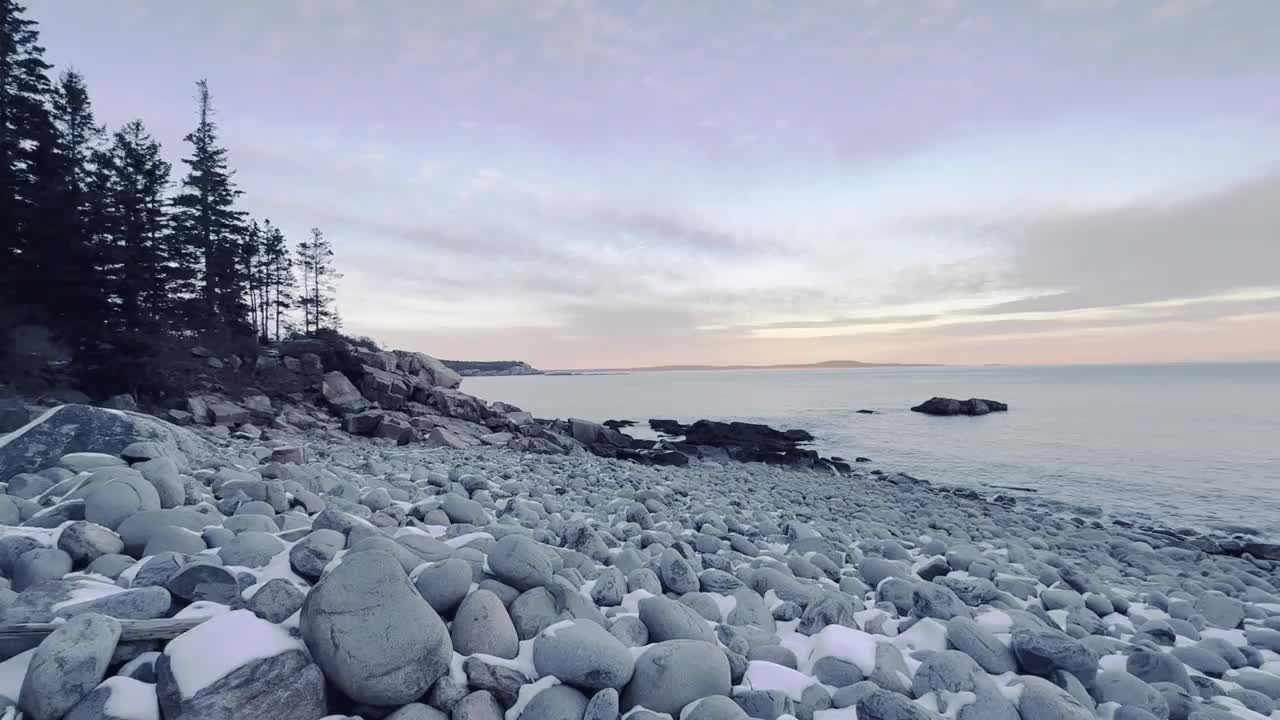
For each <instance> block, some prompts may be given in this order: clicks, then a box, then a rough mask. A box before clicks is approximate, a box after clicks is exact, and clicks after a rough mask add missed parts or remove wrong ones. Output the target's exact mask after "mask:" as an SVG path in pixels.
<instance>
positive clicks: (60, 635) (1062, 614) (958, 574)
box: [0, 411, 1280, 720]
mask: <svg viewBox="0 0 1280 720" xmlns="http://www.w3.org/2000/svg"><path fill="white" fill-rule="evenodd" d="M85 412H89V413H91V415H90V418H91V419H90V420H88V421H86V420H84V419H81V420H79V421H78V427H82V428H83V427H86V426H87V427H88V428H89V429H90V430H92V431H93V432H91V433H90V437H91V438H96V439H97V442H98V443H99V447H98V449H99V450H102V451H104V453H105V454H94V453H86V452H79V453H72V454H71V455H63V456H60V457H41V458H40V459H39V464H40V465H41V466H42V467H43V468H44V469H42V470H41V472H46V475H42V476H32V477H31V478H23V479H22V481H21V483H20V484H13V483H14V481H11V484H10V486H9V489H10V490H11V491H19V492H23V493H25V492H27V488H36V487H40V485H39V484H35V483H38V480H37V478H45V480H46V482H51V483H53V484H52V485H50V486H48V487H44V488H43V489H42V490H40V491H39V492H38V494H36V495H33V497H36V498H37V501H38V502H36V501H33V502H35V504H36V505H38V506H39V507H40V508H42V509H40V510H39V511H38V512H35V513H34V514H30V513H31V512H32V511H33V510H35V508H33V507H30V506H27V505H24V504H23V503H21V502H18V501H16V500H14V501H11V502H12V503H13V504H14V507H15V509H16V511H19V512H21V513H22V514H24V515H26V516H27V520H28V524H30V521H31V520H34V519H36V518H45V520H44V521H42V522H41V523H39V524H40V525H41V526H42V527H25V528H12V527H0V549H3V550H5V552H0V560H4V559H5V558H6V557H9V556H11V555H12V553H13V552H14V550H15V549H17V548H18V546H19V545H20V546H21V547H22V548H30V549H29V550H26V551H25V552H24V553H22V554H21V555H20V556H18V557H17V558H11V559H10V561H9V562H10V563H11V564H12V565H11V566H6V565H5V563H3V562H0V570H3V571H4V573H5V575H6V577H10V578H11V581H12V582H13V585H12V587H13V589H12V590H9V591H6V592H8V593H10V594H9V595H8V596H7V597H6V598H5V603H4V604H3V605H0V618H3V621H4V622H5V623H13V622H28V623H31V622H35V623H47V622H50V621H51V620H55V619H57V618H59V617H62V618H68V620H67V622H65V623H60V624H53V625H49V626H47V627H48V628H49V631H50V634H49V635H48V636H47V638H45V639H44V640H43V641H41V642H40V644H39V645H38V646H35V647H34V650H33V652H34V655H33V654H32V653H30V652H29V653H27V654H25V655H16V656H15V655H13V652H14V651H16V650H17V649H18V648H12V649H10V650H7V651H6V652H5V655H6V657H7V660H6V662H5V664H4V665H3V666H0V669H2V670H3V671H4V672H0V677H8V678H15V677H16V678H19V679H20V680H22V685H23V687H22V688H17V687H13V688H10V687H7V686H6V687H0V695H6V696H7V695H8V694H9V693H14V694H18V695H20V699H19V704H20V705H21V706H22V707H23V708H33V707H41V706H42V705H41V703H48V702H54V701H55V700H56V701H58V702H67V701H66V699H65V698H64V697H63V695H62V694H60V693H68V692H70V693H73V694H74V697H72V698H71V700H70V705H69V707H75V708H78V710H77V711H76V712H79V713H81V714H83V715H84V716H86V717H87V716H94V717H99V716H107V717H118V716H116V715H114V714H112V715H108V714H106V713H105V712H103V711H102V708H104V707H107V706H111V707H120V705H119V704H118V703H119V702H123V701H124V700H123V699H124V697H125V696H126V693H127V697H128V698H129V702H130V703H138V704H140V706H147V705H150V707H151V708H153V710H154V708H156V707H157V706H159V707H161V708H163V713H162V714H163V716H164V717H176V716H178V715H180V714H183V713H187V714H197V713H198V712H201V710H200V708H212V707H236V708H244V710H243V712H244V716H245V717H255V718H256V717H263V718H266V717H274V718H280V719H281V720H295V719H296V720H320V718H322V717H328V716H330V715H336V716H337V717H350V716H354V715H361V716H363V717H370V716H374V717H379V716H382V717H385V716H388V713H394V714H392V715H390V717H392V718H396V720H399V719H400V718H402V717H403V718H408V717H415V718H416V717H436V715H434V714H432V711H433V710H434V711H437V712H442V713H444V716H448V715H449V714H452V716H453V717H454V718H467V719H468V720H472V719H475V720H499V719H502V720H543V719H545V718H550V717H557V718H559V717H566V718H573V719H575V720H586V719H588V718H589V719H590V720H618V719H619V716H620V713H629V714H628V715H627V718H628V720H639V719H642V718H643V719H645V720H662V719H663V718H676V717H682V718H686V719H687V718H694V719H696V720H720V719H721V718H736V719H737V720H741V719H742V718H746V717H753V718H762V717H767V718H775V719H776V718H782V717H785V716H790V717H795V718H810V720H850V719H851V718H854V717H857V718H859V719H860V720H878V719H879V720H891V719H897V718H912V720H941V719H942V718H944V717H945V718H959V719H964V720H968V719H969V718H973V719H979V718H981V719H982V720H986V719H987V718H1008V719H1009V720H1045V719H1046V718H1079V719H1081V720H1083V719H1084V718H1112V717H1113V716H1114V717H1120V715H1119V713H1117V712H1116V711H1117V710H1118V708H1121V707H1124V706H1131V707H1133V708H1150V709H1152V710H1160V709H1162V708H1163V712H1162V713H1159V714H1154V713H1153V714H1154V716H1155V717H1162V716H1164V717H1185V718H1191V719H1193V720H1200V718H1201V717H1204V718H1209V719H1210V720H1214V719H1216V718H1218V717H1226V716H1228V715H1229V716H1231V717H1242V718H1252V717H1267V715H1264V714H1257V715H1246V714H1241V712H1242V709H1244V708H1247V707H1258V708H1263V706H1264V703H1270V705H1267V707H1272V706H1273V705H1274V699H1273V698H1272V697H1271V696H1269V695H1267V692H1269V691H1271V690H1275V689H1277V688H1280V684H1278V683H1280V575H1277V570H1280V562H1277V561H1272V560H1265V559H1256V560H1249V559H1245V558H1240V557H1231V556H1225V555H1213V554H1206V553H1204V552H1201V551H1199V550H1197V549H1196V548H1195V547H1194V546H1190V545H1188V544H1187V543H1186V542H1184V541H1182V540H1180V539H1179V538H1176V537H1173V536H1171V535H1168V534H1166V533H1165V532H1163V531H1161V530H1159V529H1155V530H1148V529H1144V528H1135V527H1130V528H1126V527H1123V526H1117V525H1114V524H1108V523H1103V522H1102V521H1100V520H1098V519H1089V518H1084V517H1078V516H1076V517H1072V516H1068V515H1065V514H1062V513H1057V512H1050V511H1048V510H1046V509H1044V508H1040V507H1036V506H1034V505H1033V504H1032V503H1024V502H1022V501H1020V500H1019V501H1012V502H1011V501H1010V500H1009V499H1007V497H1005V498H1003V499H1002V498H1001V497H1000V496H995V497H989V496H984V495H982V494H980V493H978V492H976V491H975V490H973V489H971V488H961V487H952V486H946V485H940V484H933V483H929V482H927V481H924V480H920V479H917V478H913V477H911V476H908V475H904V474H901V473H898V474H892V475H889V474H881V475H874V474H870V473H867V474H862V473H855V474H853V475H851V476H849V477H840V478H835V477H833V476H832V475H830V474H824V473H819V472H814V471H812V470H805V469H792V468H786V467H780V466H774V465H767V464H760V463H736V462H727V463H719V462H709V461H703V460H693V461H691V462H690V463H689V464H688V465H687V466H684V467H666V466H654V465H641V464H637V463H634V462H628V461H623V460H617V459H611V458H602V457H598V456H594V455H591V454H588V453H586V452H581V451H578V452H572V453H570V454H567V455H544V454H536V453H529V452H520V451H517V450H515V449H512V448H507V447H468V448H448V447H441V448H429V447H424V446H422V445H396V444H395V443H394V442H392V441H390V440H387V439H371V438H359V437H354V436H350V435H347V434H346V433H342V432H340V431H335V430H334V429H333V428H332V427H324V428H318V429H313V430H309V431H305V432H294V431H275V430H273V431H271V433H270V435H271V437H270V438H269V439H263V438H257V439H253V438H248V437H227V436H226V435H225V433H222V432H216V431H215V430H214V429H205V428H196V429H194V430H186V429H183V428H178V427H176V426H170V425H168V424H166V423H162V422H161V421H158V420H155V419H153V418H150V417H148V416H141V415H131V414H128V413H120V412H117V411H96V412H93V411H85ZM56 419H57V415H56V414H51V417H49V418H46V420H45V422H46V423H49V422H54V421H55V420H56ZM117 420H120V421H127V422H130V423H134V425H135V427H134V429H135V430H137V431H139V432H143V431H145V433H146V434H147V435H148V436H149V437H150V438H151V439H150V440H149V441H148V442H145V443H134V444H131V445H128V446H127V447H121V446H120V445H119V444H112V443H114V442H116V441H111V442H108V438H109V435H110V434H109V433H107V432H105V430H104V429H103V428H99V427H98V424H99V423H109V422H115V421H117ZM38 429H39V426H37V428H36V429H35V430H38ZM35 430H32V429H29V430H28V431H27V432H28V433H30V432H34V431H35ZM81 449H83V450H88V449H91V448H81ZM57 467H61V468H62V469H63V470H62V471H61V472H54V471H52V470H48V468H57ZM77 473H79V474H77ZM47 475H53V476H59V477H61V479H60V480H58V481H56V482H54V481H53V480H52V477H47ZM139 483H141V484H139ZM144 486H145V487H148V488H151V487H154V488H155V489H154V490H152V491H151V492H155V493H159V492H161V491H163V492H164V493H165V497H167V498H168V500H166V502H167V503H169V504H168V505H167V507H169V508H170V509H156V510H150V509H145V508H143V507H139V508H137V509H134V510H128V509H127V508H126V511H125V512H124V513H123V514H121V513H120V510H119V508H120V507H121V506H120V505H119V501H120V500H121V499H122V498H125V497H138V498H142V497H143V496H144V495H147V493H144V492H142V489H143V488H144ZM133 493H140V494H137V495H134V494H133ZM157 497H158V496H157ZM76 508H80V509H81V510H80V511H81V512H82V513H83V517H84V518H85V519H83V520H76V519H74V512H75V509H76ZM68 513H70V514H68ZM64 518H65V519H64ZM99 522H102V523H106V526H101V525H99ZM93 528H97V529H96V530H94V529H93ZM113 538H114V540H113ZM115 543H119V544H118V545H117V544H115ZM62 555H65V556H66V560H65V562H66V564H65V565H60V564H57V563H56V562H53V561H54V560H55V559H56V558H61V557H62ZM51 562H52V563H53V564H52V565H51V564H50V563H51ZM86 562H87V563H88V564H87V565H86V564H85V563H86ZM10 568H11V569H10ZM86 570H88V571H89V572H86ZM33 578H41V579H40V580H39V581H38V582H35V583H34V584H33ZM153 596H154V599H153ZM161 599H162V600H163V602H162V603H160V602H155V600H161ZM348 608H357V610H356V611H352V610H348ZM117 617H118V618H120V619H115V618H117ZM144 617H145V618H154V619H164V618H169V619H173V620H182V621H184V622H186V623H188V624H187V625H184V626H183V629H185V628H186V627H189V626H190V624H191V623H198V624H195V627H194V628H192V629H185V632H182V633H181V634H179V635H178V636H177V637H176V638H175V639H172V640H167V641H164V642H161V643H160V644H158V645H153V646H150V647H156V648H157V649H158V650H162V651H163V652H162V653H158V654H156V655H152V656H149V657H147V658H143V659H142V660H141V661H140V662H135V663H129V664H121V663H120V661H112V660H111V657H112V656H113V655H115V654H116V649H117V644H118V642H119V633H120V630H119V628H121V627H133V626H132V625H131V623H133V622H135V620H137V619H141V618H144ZM73 632H74V633H80V634H81V635H80V636H78V637H84V634H86V633H87V634H88V637H89V638H90V639H81V640H77V641H75V642H69V640H70V637H69V635H70V633H73ZM267 638H269V639H270V640H269V641H265V642H264V639H267ZM37 641H38V638H37ZM229 642H230V643H231V644H232V646H233V647H235V648H238V649H236V650H234V651H225V652H224V651H221V650H218V649H217V648H219V647H224V646H226V644H227V643H229ZM95 653H96V655H95ZM85 655H92V656H94V657H99V658H101V660H100V661H99V662H100V665H94V666H92V667H96V668H99V669H97V670H93V671H91V672H96V673H98V674H97V675H95V676H94V677H93V678H90V679H89V681H88V682H82V684H80V685H78V686H77V687H78V688H81V689H80V690H68V689H66V688H67V687H68V685H67V681H66V680H65V679H64V678H62V677H57V678H53V677H50V676H49V675H48V672H47V671H46V670H45V669H44V668H46V667H66V666H68V664H69V662H70V661H71V660H73V659H74V658H79V657H82V656H85ZM24 657H25V658H26V659H25V660H24V659H23V658H24ZM33 657H39V658H43V660H41V661H40V662H36V661H34V660H33V659H32V658H33ZM214 657H216V658H217V659H216V662H214V663H213V665H212V666H209V665H208V663H209V662H213V661H210V660H209V658H214ZM15 663H18V664H17V665H15ZM78 667H79V666H78ZM197 667H203V668H205V669H204V670H200V671H199V672H196V671H195V670H193V668H197ZM373 667H376V668H377V670H376V672H375V671H371V670H370V668H373ZM104 677H105V678H107V679H108V681H107V682H102V683H101V684H99V681H101V680H102V679H103V678H104ZM27 686H30V688H32V689H27ZM966 688H967V689H966ZM1245 691H1248V692H1245ZM117 693H119V694H120V696H119V697H117ZM1251 693H1252V694H1251ZM11 699H12V698H11ZM117 701H118V702H117ZM113 703H115V704H113ZM267 708H270V711H268V710H267ZM374 708H379V709H378V710H376V714H373V713H374V712H375V711H374ZM1171 708H1176V709H1177V710H1178V712H1179V714H1178V715H1173V714H1172V712H1171ZM1215 710H1216V711H1219V712H1220V713H1226V714H1227V715H1214V714H1209V713H1211V712H1212V711H1215ZM712 711H714V713H713V714H708V713H712ZM94 712H97V713H98V714H96V715H94V714H93V713H94ZM154 712H159V711H154ZM1245 712H1253V711H1252V710H1248V711H1245ZM1269 712H1270V711H1268V713H1269ZM855 713H856V715H855ZM76 716H77V717H79V716H80V715H76ZM152 716H156V715H154V714H152ZM119 717H121V720H132V718H133V715H131V714H130V715H125V716H119ZM1133 717H1145V716H1140V715H1133Z"/></svg>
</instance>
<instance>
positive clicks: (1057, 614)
mask: <svg viewBox="0 0 1280 720" xmlns="http://www.w3.org/2000/svg"><path fill="white" fill-rule="evenodd" d="M1045 614H1046V615H1048V616H1049V617H1050V618H1051V619H1052V620H1053V621H1054V622H1055V623H1057V624H1058V629H1059V630H1066V629H1067V611H1066V610H1050V611H1048V612H1047V613H1045Z"/></svg>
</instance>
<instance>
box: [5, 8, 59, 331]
mask: <svg viewBox="0 0 1280 720" xmlns="http://www.w3.org/2000/svg"><path fill="white" fill-rule="evenodd" d="M25 12H26V8H25V7H24V6H23V5H21V4H20V3H18V2H16V0H0V299H5V300H8V301H10V302H12V303H15V304H17V303H21V304H23V305H28V304H31V303H32V301H33V300H34V298H31V297H27V296H26V295H27V293H28V292H29V291H30V290H31V289H32V288H33V287H34V285H35V283H36V281H37V276H36V275H35V274H33V273H32V272H31V270H30V268H29V265H28V262H27V261H28V259H29V256H28V255H27V254H26V250H27V249H28V248H29V247H31V246H32V244H33V241H34V237H33V235H34V227H33V225H34V224H35V222H36V220H35V214H36V213H35V212H34V209H35V203H36V200H35V196H36V194H37V190H36V181H35V177H34V171H35V164H36V161H37V145H36V140H37V138H39V137H44V138H45V139H46V142H47V141H48V140H49V139H50V137H51V132H52V128H50V127H49V125H48V123H49V116H48V109H47V102H48V98H49V94H50V86H49V78H48V76H47V75H46V74H45V73H46V71H47V70H48V69H49V67H50V66H49V64H48V63H46V62H45V61H44V48H42V47H41V46H40V45H39V32H38V31H37V30H36V23H35V21H34V20H28V19H26V18H25V17H23V14H24V13H25ZM46 150H47V147H46ZM3 320H4V318H0V321H3Z"/></svg>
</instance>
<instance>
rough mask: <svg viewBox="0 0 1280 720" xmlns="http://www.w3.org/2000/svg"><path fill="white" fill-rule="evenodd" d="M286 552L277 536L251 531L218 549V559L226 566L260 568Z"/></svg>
mask: <svg viewBox="0 0 1280 720" xmlns="http://www.w3.org/2000/svg"><path fill="white" fill-rule="evenodd" d="M284 550H285V545H284V543H283V542H281V541H280V538H278V537H276V536H275V535H268V534H267V533H264V532H256V531H252V530H250V531H248V532H242V533H240V534H239V535H237V536H235V538H234V539H232V540H231V542H229V543H227V544H226V545H223V546H222V547H220V548H218V557H220V558H222V563H223V564H224V565H241V566H244V567H248V568H259V567H262V566H263V565H266V564H267V563H269V562H271V558H273V557H275V556H276V555H279V554H280V553H282V552H284Z"/></svg>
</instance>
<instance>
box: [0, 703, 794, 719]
mask: <svg viewBox="0 0 1280 720" xmlns="http://www.w3.org/2000/svg"><path fill="white" fill-rule="evenodd" d="M642 712H643V713H645V718H646V719H647V718H650V717H653V716H657V717H659V718H662V720H674V718H672V717H671V716H670V715H668V714H666V713H660V712H657V711H656V710H650V709H649V708H647V707H645V706H643V705H637V706H635V707H633V708H631V709H630V710H628V711H627V712H626V713H625V714H624V715H623V716H622V720H627V718H636V717H639V716H640V713H642ZM783 717H786V716H785V715H784V716H783ZM507 718H508V720H510V718H511V716H510V715H508V716H507ZM0 720H2V719H0ZM778 720H782V718H778Z"/></svg>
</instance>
